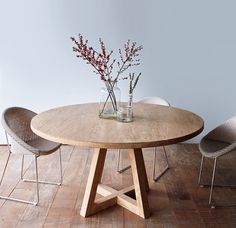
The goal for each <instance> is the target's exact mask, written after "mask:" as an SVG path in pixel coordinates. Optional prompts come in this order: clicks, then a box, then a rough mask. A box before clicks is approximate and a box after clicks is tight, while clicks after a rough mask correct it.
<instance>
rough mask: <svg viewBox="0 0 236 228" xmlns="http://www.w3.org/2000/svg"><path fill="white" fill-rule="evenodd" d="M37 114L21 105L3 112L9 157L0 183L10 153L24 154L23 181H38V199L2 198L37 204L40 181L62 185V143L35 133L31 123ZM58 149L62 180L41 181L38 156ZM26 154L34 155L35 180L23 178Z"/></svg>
mask: <svg viewBox="0 0 236 228" xmlns="http://www.w3.org/2000/svg"><path fill="white" fill-rule="evenodd" d="M35 115H36V113H34V112H32V111H30V110H27V109H25V108H20V107H11V108H8V109H6V110H5V111H4V112H3V114H2V126H3V128H4V129H5V134H6V140H7V145H8V151H9V155H8V157H7V161H6V164H5V166H4V169H3V173H2V177H1V179H0V185H1V184H2V181H3V177H4V174H5V171H6V168H7V165H8V162H9V159H10V155H11V154H12V153H14V154H20V155H22V164H21V179H22V180H23V181H29V182H36V185H37V186H36V187H37V188H36V193H37V200H36V201H33V202H32V201H26V200H22V199H16V198H11V197H7V196H0V198H2V199H6V200H13V201H17V202H22V203H29V204H33V205H37V204H38V202H39V183H43V184H56V185H61V183H62V162H61V150H60V146H61V145H60V144H58V143H55V142H51V141H48V140H45V139H43V138H41V137H39V136H37V135H36V134H34V133H33V131H32V130H31V128H30V123H31V119H32V118H33V117H34V116H35ZM9 136H10V137H9ZM57 150H58V151H59V166H60V182H57V183H56V182H46V181H39V180H38V166H37V158H38V157H40V156H42V155H48V154H51V153H54V152H55V151H57ZM24 155H33V156H34V160H35V174H36V179H35V180H28V179H24V178H23V170H24V167H23V166H24Z"/></svg>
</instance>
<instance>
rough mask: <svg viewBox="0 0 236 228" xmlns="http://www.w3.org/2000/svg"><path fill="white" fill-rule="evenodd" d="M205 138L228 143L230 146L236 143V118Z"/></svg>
mask: <svg viewBox="0 0 236 228" xmlns="http://www.w3.org/2000/svg"><path fill="white" fill-rule="evenodd" d="M204 138H207V139H212V140H218V141H222V142H227V143H230V144H231V143H234V142H236V116H234V117H232V118H231V119H229V120H227V121H225V122H224V123H223V124H221V125H220V126H218V127H216V128H215V129H214V130H212V131H211V132H209V133H208V134H207V135H206V136H205V137H204Z"/></svg>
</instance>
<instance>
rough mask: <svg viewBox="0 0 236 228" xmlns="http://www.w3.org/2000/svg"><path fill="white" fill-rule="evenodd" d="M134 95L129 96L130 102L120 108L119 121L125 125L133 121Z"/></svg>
mask: <svg viewBox="0 0 236 228" xmlns="http://www.w3.org/2000/svg"><path fill="white" fill-rule="evenodd" d="M132 103H133V94H129V96H128V102H127V103H125V105H123V106H120V107H119V109H118V112H117V120H118V121H120V122H124V123H129V122H132V121H133V109H132Z"/></svg>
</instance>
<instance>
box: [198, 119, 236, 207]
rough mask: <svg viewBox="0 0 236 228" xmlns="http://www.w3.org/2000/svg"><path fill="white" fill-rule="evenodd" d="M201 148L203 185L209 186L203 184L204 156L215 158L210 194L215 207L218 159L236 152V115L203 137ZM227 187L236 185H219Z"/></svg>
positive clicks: (210, 202) (199, 180)
mask: <svg viewBox="0 0 236 228" xmlns="http://www.w3.org/2000/svg"><path fill="white" fill-rule="evenodd" d="M199 150H200V152H201V154H202V159H201V165H200V171H199V178H198V183H199V184H200V185H201V187H204V186H209V185H203V184H201V176H202V170H203V163H204V158H205V157H207V158H211V159H213V160H214V166H213V171H212V178H211V184H210V196H209V201H208V203H209V205H210V206H211V207H212V208H214V207H215V204H214V203H212V201H213V200H212V198H213V189H214V186H216V185H214V180H215V172H216V166H217V159H218V158H220V157H223V156H224V155H226V154H228V153H231V152H236V116H235V117H233V118H231V119H229V120H227V121H226V122H224V123H223V124H221V125H220V126H218V127H216V128H215V129H213V130H212V131H210V132H209V133H208V134H207V135H206V136H204V137H203V138H202V140H201V141H200V144H199ZM218 186H225V187H230V186H231V187H235V186H233V185H218Z"/></svg>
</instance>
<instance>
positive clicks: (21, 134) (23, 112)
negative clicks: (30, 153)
mask: <svg viewBox="0 0 236 228" xmlns="http://www.w3.org/2000/svg"><path fill="white" fill-rule="evenodd" d="M35 115H36V113H34V112H32V111H30V110H28V109H25V108H21V107H11V108H8V109H6V110H5V111H4V112H3V114H2V126H3V128H4V129H5V131H6V132H7V134H8V135H10V136H11V137H12V138H13V139H14V140H15V141H16V142H17V143H19V144H20V145H21V146H23V147H25V148H26V149H33V148H31V147H29V146H28V145H26V144H25V143H27V142H28V141H30V140H33V139H36V138H38V137H39V136H37V135H36V134H35V133H34V132H33V131H32V130H31V128H30V123H31V120H32V118H33V117H34V116H35ZM23 142H25V143H23Z"/></svg>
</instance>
